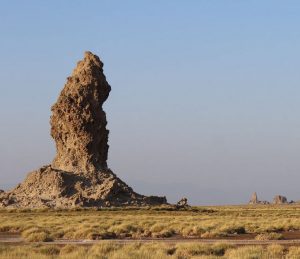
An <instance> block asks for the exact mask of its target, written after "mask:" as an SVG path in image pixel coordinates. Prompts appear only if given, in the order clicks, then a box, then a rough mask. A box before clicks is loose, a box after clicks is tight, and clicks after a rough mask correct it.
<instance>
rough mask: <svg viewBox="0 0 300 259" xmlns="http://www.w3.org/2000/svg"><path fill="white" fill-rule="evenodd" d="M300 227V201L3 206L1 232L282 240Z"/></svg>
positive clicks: (34, 237) (48, 236) (44, 237)
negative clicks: (183, 206) (278, 203)
mask: <svg viewBox="0 0 300 259" xmlns="http://www.w3.org/2000/svg"><path fill="white" fill-rule="evenodd" d="M293 230H300V206H297V205H288V206H219V207H195V208H192V209H190V210H187V211H184V210H181V211H175V210H172V209H171V208H168V207H167V208H143V209H133V208H125V209H106V210H104V209H103V210H96V209H77V210H46V209H45V210H0V232H21V233H22V236H23V237H24V238H25V239H26V240H28V241H50V240H52V239H60V238H65V239H113V238H146V237H152V238H158V237H163V238H167V237H174V236H182V237H198V238H215V237H226V236H230V235H238V234H243V233H253V234H256V235H258V236H257V238H258V239H260V240H262V239H264V240H266V239H279V238H281V237H282V236H281V234H280V232H283V231H293Z"/></svg>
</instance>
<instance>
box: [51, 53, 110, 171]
mask: <svg viewBox="0 0 300 259" xmlns="http://www.w3.org/2000/svg"><path fill="white" fill-rule="evenodd" d="M110 90H111V87H110V85H109V84H108V82H107V81H106V78H105V75H104V74H103V63H102V62H101V60H100V59H99V57H98V56H96V55H94V54H93V53H91V52H85V55H84V59H83V60H81V61H79V62H78V63H77V66H76V68H75V69H74V70H73V73H72V75H71V76H70V77H68V78H67V82H66V84H65V86H64V88H63V90H62V91H61V93H60V95H59V97H58V100H57V102H56V103H55V104H54V105H53V106H52V108H51V110H52V115H51V119H50V124H51V136H52V137H53V139H54V141H55V144H56V150H57V153H56V157H55V158H54V160H53V162H52V165H51V166H52V167H53V168H54V169H57V170H63V171H67V172H74V173H91V172H96V171H99V170H102V169H106V168H107V155H108V147H109V146H108V134H109V131H108V130H107V129H106V124H107V121H106V114H105V112H104V111H103V109H102V105H103V103H104V102H105V100H106V99H107V97H108V95H109V92H110Z"/></svg>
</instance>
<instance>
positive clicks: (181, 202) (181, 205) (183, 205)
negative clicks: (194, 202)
mask: <svg viewBox="0 0 300 259" xmlns="http://www.w3.org/2000/svg"><path fill="white" fill-rule="evenodd" d="M187 207H190V205H189V204H188V200H187V198H185V197H183V198H182V199H180V200H179V201H178V202H177V204H176V208H177V209H182V208H187Z"/></svg>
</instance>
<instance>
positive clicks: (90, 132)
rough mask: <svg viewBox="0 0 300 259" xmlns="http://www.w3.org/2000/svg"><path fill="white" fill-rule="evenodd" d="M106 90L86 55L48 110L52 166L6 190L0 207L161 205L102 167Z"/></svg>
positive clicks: (98, 67) (96, 62) (95, 62)
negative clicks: (52, 142) (53, 146)
mask: <svg viewBox="0 0 300 259" xmlns="http://www.w3.org/2000/svg"><path fill="white" fill-rule="evenodd" d="M110 90H111V87H110V85H109V84H108V82H107V81H106V78H105V75H104V74H103V63H102V62H101V61H100V59H99V57H97V56H96V55H94V54H92V53H91V52H86V53H85V56H84V59H83V60H82V61H80V62H78V64H77V67H76V68H75V69H74V71H73V73H72V75H71V76H70V77H68V78H67V82H66V84H65V86H64V88H63V90H62V91H61V93H60V95H59V97H58V100H57V102H56V103H55V104H54V105H53V106H52V109H51V110H52V115H51V119H50V124H51V136H52V137H53V139H54V141H55V144H56V150H57V153H56V156H55V158H54V160H53V162H52V164H51V165H48V166H44V167H42V168H41V169H39V170H37V171H34V172H31V173H30V174H29V175H28V176H27V178H26V179H25V181H24V182H23V183H21V184H19V185H18V186H17V187H16V188H15V189H13V190H12V191H10V192H3V193H0V206H2V207H7V206H11V207H44V206H46V207H53V208H58V207H59V208H69V207H73V206H82V207H91V206H97V207H108V206H125V205H159V204H165V203H167V201H166V198H165V197H156V196H149V197H148V196H144V195H141V194H138V193H136V192H134V191H133V190H132V188H130V187H129V186H128V185H127V184H126V183H124V182H123V181H122V180H121V179H119V178H118V177H117V176H116V175H115V174H114V173H113V172H112V171H111V170H110V169H109V168H108V167H107V155H108V133H109V131H108V130H107V129H106V124H107V121H106V114H105V112H104V111H103V109H102V105H103V103H104V102H105V100H106V99H107V98H108V95H109V92H110Z"/></svg>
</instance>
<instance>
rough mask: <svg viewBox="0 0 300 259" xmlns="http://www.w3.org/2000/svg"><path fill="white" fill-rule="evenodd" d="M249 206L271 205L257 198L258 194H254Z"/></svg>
mask: <svg viewBox="0 0 300 259" xmlns="http://www.w3.org/2000/svg"><path fill="white" fill-rule="evenodd" d="M249 204H270V203H269V202H268V201H260V200H259V199H258V197H257V193H256V192H254V193H253V194H252V195H251V198H250V201H249Z"/></svg>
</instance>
